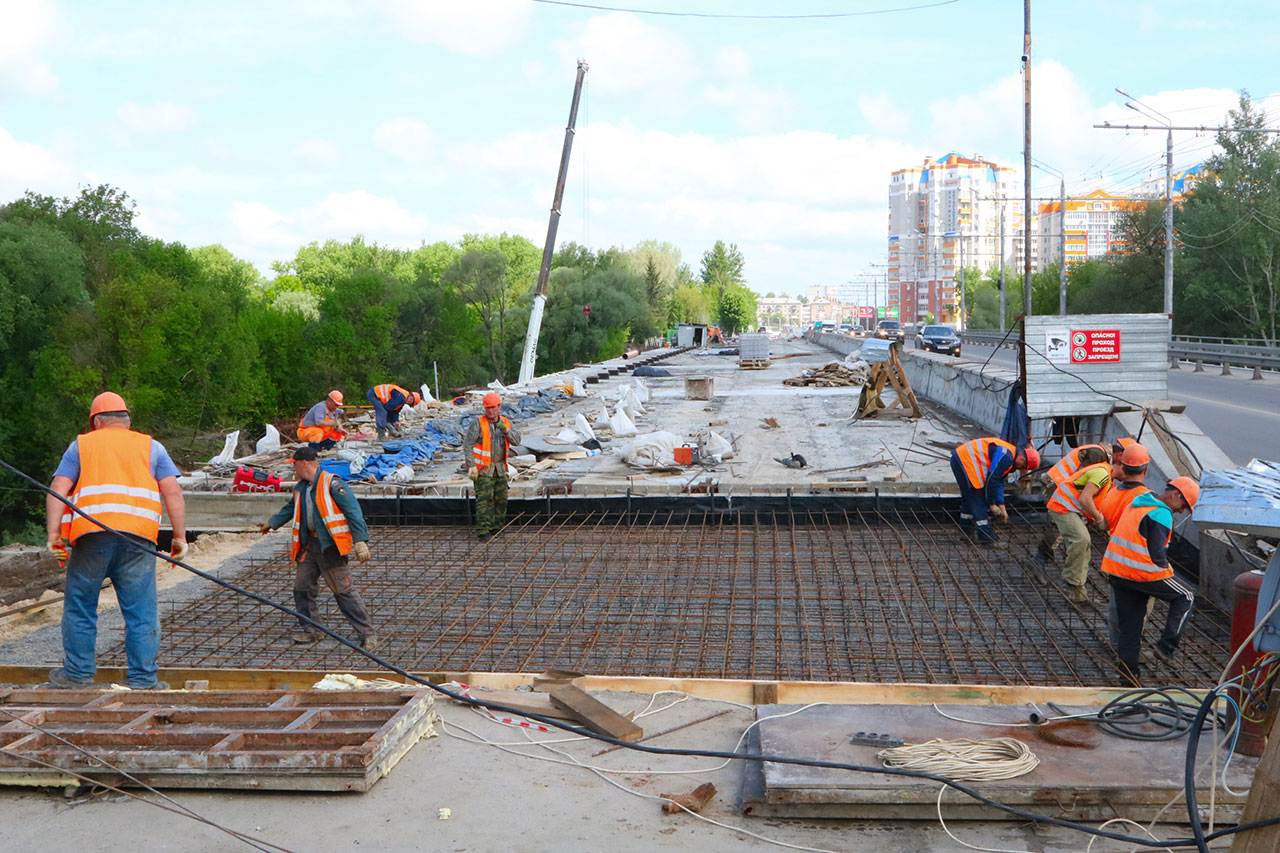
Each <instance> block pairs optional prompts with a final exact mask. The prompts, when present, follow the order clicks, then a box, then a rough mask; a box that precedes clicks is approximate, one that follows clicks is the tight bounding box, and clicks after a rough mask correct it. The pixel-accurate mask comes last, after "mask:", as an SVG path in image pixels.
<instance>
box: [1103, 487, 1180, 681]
mask: <svg viewBox="0 0 1280 853" xmlns="http://www.w3.org/2000/svg"><path fill="white" fill-rule="evenodd" d="M1199 498H1200V486H1199V484H1197V483H1196V481H1195V480H1193V479H1191V478H1190V477H1175V478H1174V479H1172V480H1170V481H1169V487H1168V488H1167V489H1165V491H1164V493H1163V494H1161V495H1159V496H1156V495H1155V494H1154V493H1153V492H1150V491H1148V492H1145V493H1142V494H1139V495H1138V496H1137V497H1135V498H1134V499H1133V501H1132V503H1130V504H1129V506H1128V508H1126V509H1125V511H1124V513H1123V514H1122V515H1121V516H1120V522H1119V523H1118V524H1117V525H1116V529H1115V531H1114V532H1113V533H1112V534H1111V540H1110V541H1109V542H1108V543H1107V550H1106V553H1105V554H1103V555H1102V573H1103V574H1105V575H1106V576H1107V580H1108V581H1109V582H1110V583H1111V609H1110V614H1109V617H1110V618H1109V623H1110V627H1111V641H1112V643H1114V644H1115V647H1116V653H1117V654H1118V655H1119V657H1120V664H1121V666H1120V672H1121V674H1123V675H1126V676H1128V677H1130V678H1132V680H1133V681H1134V682H1135V683H1136V682H1138V680H1139V678H1140V677H1141V675H1142V667H1141V663H1140V654H1141V646H1142V624H1143V622H1144V621H1145V620H1146V617H1147V601H1148V599H1150V598H1158V599H1160V600H1161V601H1164V602H1166V603H1167V604H1168V605H1169V613H1168V616H1166V617H1165V623H1164V633H1163V634H1161V636H1160V639H1159V640H1158V641H1157V642H1156V647H1155V653H1156V655H1157V656H1158V657H1160V658H1163V659H1168V658H1169V657H1170V656H1172V655H1173V653H1174V651H1175V650H1176V649H1177V648H1178V641H1179V640H1180V639H1181V638H1182V631H1183V629H1184V628H1185V627H1186V624H1187V617H1188V616H1189V615H1190V614H1191V607H1192V605H1193V604H1195V592H1194V589H1193V587H1192V585H1191V584H1190V583H1189V582H1188V581H1186V580H1184V579H1182V578H1179V577H1177V576H1176V575H1175V573H1174V571H1173V568H1172V567H1171V566H1170V565H1169V555H1168V550H1167V549H1168V546H1169V541H1170V540H1171V539H1172V538H1173V514H1174V513H1175V512H1190V511H1191V510H1192V509H1193V508H1194V507H1195V505H1196V501H1197V500H1198V499H1199Z"/></svg>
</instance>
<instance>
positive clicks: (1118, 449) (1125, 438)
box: [1111, 435, 1138, 454]
mask: <svg viewBox="0 0 1280 853" xmlns="http://www.w3.org/2000/svg"><path fill="white" fill-rule="evenodd" d="M1137 443H1138V440H1137V439H1136V438H1134V437H1133V436H1131V435H1122V436H1120V437H1119V438H1117V439H1116V440H1115V441H1113V442H1111V452H1112V453H1114V454H1121V453H1124V452H1125V451H1126V450H1127V449H1129V448H1130V447H1133V446H1134V445H1135V444H1137Z"/></svg>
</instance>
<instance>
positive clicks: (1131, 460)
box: [1097, 442, 1151, 533]
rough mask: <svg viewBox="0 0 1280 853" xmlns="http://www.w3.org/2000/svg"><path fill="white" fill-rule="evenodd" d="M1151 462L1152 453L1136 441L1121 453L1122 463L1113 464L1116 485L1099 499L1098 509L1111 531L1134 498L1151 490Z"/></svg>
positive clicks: (1112, 471) (1112, 470)
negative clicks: (1148, 470)
mask: <svg viewBox="0 0 1280 853" xmlns="http://www.w3.org/2000/svg"><path fill="white" fill-rule="evenodd" d="M1113 449H1114V448H1113ZM1150 464H1151V454H1150V453H1148V452H1147V449H1146V448H1145V447H1143V446H1142V445H1141V444H1138V443H1137V442H1134V443H1132V444H1130V445H1129V446H1128V447H1126V448H1125V449H1124V452H1123V453H1122V454H1120V464H1119V465H1115V464H1113V465H1112V466H1111V473H1112V477H1113V478H1114V487H1113V488H1112V489H1110V490H1109V491H1108V492H1107V493H1106V494H1105V495H1103V496H1102V497H1101V498H1099V499H1098V500H1097V505H1098V509H1099V510H1100V511H1101V512H1102V516H1103V519H1104V521H1105V522H1106V525H1107V530H1108V531H1109V532H1112V533H1114V532H1115V529H1116V525H1117V524H1119V523H1120V516H1122V515H1123V514H1124V511H1125V510H1126V509H1128V508H1129V504H1131V503H1133V500H1134V498H1137V497H1138V496H1139V495H1145V494H1147V493H1148V492H1150V491H1151V490H1150V489H1148V488H1147V487H1146V479H1147V466H1148V465H1150Z"/></svg>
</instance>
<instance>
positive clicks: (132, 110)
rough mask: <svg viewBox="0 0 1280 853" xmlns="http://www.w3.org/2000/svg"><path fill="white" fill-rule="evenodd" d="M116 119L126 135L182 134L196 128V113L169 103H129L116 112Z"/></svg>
mask: <svg viewBox="0 0 1280 853" xmlns="http://www.w3.org/2000/svg"><path fill="white" fill-rule="evenodd" d="M116 118H117V120H119V122H120V126H121V127H122V128H123V129H124V131H125V133H126V134H130V135H137V136H153V135H158V134H166V133H181V132H182V131H184V130H190V129H191V128H193V127H195V125H196V121H197V116H196V111H195V110H193V109H191V108H190V107H184V106H181V105H180V104H172V103H168V102H163V101H162V102H158V103H154V104H139V103H136V102H134V101H128V102H126V103H125V104H123V105H122V106H121V107H120V109H118V110H116Z"/></svg>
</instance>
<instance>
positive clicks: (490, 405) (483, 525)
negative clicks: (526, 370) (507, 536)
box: [462, 391, 520, 540]
mask: <svg viewBox="0 0 1280 853" xmlns="http://www.w3.org/2000/svg"><path fill="white" fill-rule="evenodd" d="M519 443H520V433H519V431H518V430H516V428H515V427H513V426H512V425H511V421H509V420H508V419H507V418H506V417H505V416H504V415H503V414H502V397H500V396H498V394H496V393H495V392H493V391H490V392H489V393H488V394H485V395H484V414H483V415H481V416H480V417H478V418H476V420H475V423H473V424H472V425H471V426H469V427H468V428H467V434H466V436H465V437H464V438H463V441H462V446H463V447H470V448H471V469H470V470H469V471H468V472H467V476H468V477H470V478H471V479H472V480H474V481H475V484H476V536H477V537H478V538H480V539H482V540H483V539H488V538H489V537H490V536H492V535H493V534H494V533H497V532H498V529H499V528H501V527H502V525H503V524H505V523H506V520H507V456H508V455H510V452H511V448H512V447H513V446H514V445H517V444H519Z"/></svg>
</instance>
